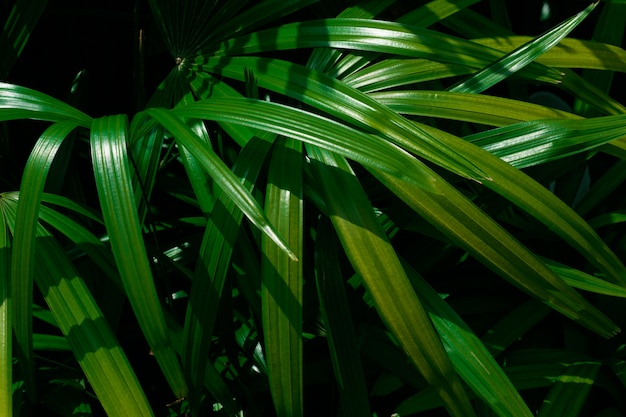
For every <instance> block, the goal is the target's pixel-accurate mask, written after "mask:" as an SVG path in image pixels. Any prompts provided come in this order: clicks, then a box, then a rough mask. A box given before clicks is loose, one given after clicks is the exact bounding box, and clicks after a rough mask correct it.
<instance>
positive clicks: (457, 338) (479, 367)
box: [404, 262, 533, 417]
mask: <svg viewBox="0 0 626 417" xmlns="http://www.w3.org/2000/svg"><path fill="white" fill-rule="evenodd" d="M404 265H405V270H407V271H408V274H409V278H410V279H411V282H412V284H413V286H414V287H415V289H416V292H417V293H418V294H419V296H420V299H421V300H423V303H424V306H425V308H426V311H428V314H429V316H430V318H431V320H432V321H433V325H434V326H435V329H436V330H437V332H438V333H439V336H440V338H441V340H442V342H443V344H444V347H445V348H446V351H447V352H448V356H450V360H451V361H452V364H453V365H454V368H455V369H456V371H457V372H458V373H459V375H460V376H461V377H462V378H463V380H464V381H465V383H466V384H467V385H468V386H469V387H470V388H471V389H472V391H474V393H475V394H476V395H477V396H478V397H479V398H481V399H482V400H483V401H484V402H485V403H487V405H489V407H491V408H492V409H493V411H494V412H495V413H496V414H497V415H498V416H500V417H505V416H510V417H513V416H532V415H533V414H532V412H531V411H530V410H529V409H528V406H527V405H526V403H524V401H523V400H522V398H521V397H520V395H519V393H518V392H517V390H516V389H515V387H513V384H512V383H511V381H509V379H508V378H507V377H506V375H505V374H504V372H503V371H502V369H501V368H500V366H499V365H498V364H497V363H496V361H495V360H494V359H493V356H491V353H490V352H489V351H488V350H487V349H486V348H485V345H484V344H483V343H482V342H481V341H480V339H478V337H477V336H476V335H475V334H474V332H472V330H471V329H470V328H469V327H468V326H467V325H466V324H465V323H464V322H463V320H462V319H461V318H460V317H459V316H458V315H457V314H456V313H455V312H454V310H453V309H452V308H451V307H450V306H448V305H447V304H446V303H445V302H444V301H443V300H442V299H441V297H440V296H439V294H437V293H436V292H435V290H433V289H432V288H431V287H430V286H429V285H428V283H427V282H426V281H425V280H424V279H423V278H422V277H420V276H419V275H418V274H417V273H416V272H415V271H414V270H412V268H410V266H408V265H407V263H406V262H404Z"/></svg>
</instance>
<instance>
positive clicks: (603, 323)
mask: <svg viewBox="0 0 626 417" xmlns="http://www.w3.org/2000/svg"><path fill="white" fill-rule="evenodd" d="M374 174H375V175H376V177H378V178H379V179H380V180H381V181H382V182H383V184H385V185H386V186H387V187H388V188H389V189H390V190H391V191H392V192H393V193H394V194H396V195H397V196H398V197H399V198H401V199H402V200H403V201H404V202H405V203H407V204H408V205H409V206H410V207H411V208H413V210H415V211H416V212H417V213H418V214H419V215H421V216H422V217H424V218H425V219H426V220H427V221H428V222H429V223H431V224H432V225H433V226H435V227H436V228H437V229H438V230H439V231H440V232H442V233H443V234H444V235H445V236H447V237H448V238H449V239H450V241H451V242H453V243H454V244H456V245H458V246H460V247H462V248H464V249H466V250H467V251H468V252H469V253H470V254H472V255H473V256H474V257H476V258H477V259H478V260H479V261H480V262H482V263H483V264H485V265H486V266H487V267H489V268H491V269H492V270H494V271H495V272H497V273H498V274H499V275H500V276H502V277H503V278H505V279H507V280H509V281H510V282H511V283H513V284H514V285H516V286H517V287H518V288H520V289H523V290H524V291H526V292H528V293H530V294H532V295H534V296H535V297H538V298H539V299H540V300H542V301H543V302H545V303H547V304H548V305H549V306H551V307H552V308H554V309H555V310H557V311H560V312H561V313H563V314H565V315H566V316H568V317H570V318H572V319H573V320H576V321H577V322H579V323H580V324H582V325H584V326H587V327H589V328H590V329H593V330H594V331H596V332H598V333H599V334H601V335H604V336H605V337H610V336H612V335H614V334H615V333H616V332H617V331H618V329H617V327H616V326H615V324H613V323H612V322H611V321H610V320H609V319H608V318H607V317H606V316H605V315H604V314H602V313H601V312H600V311H598V310H597V309H596V308H595V307H593V306H592V305H591V304H589V303H588V302H587V301H586V300H585V299H584V298H582V297H581V296H580V294H578V293H577V292H576V291H574V290H573V289H572V288H571V287H569V286H568V285H567V284H565V282H563V281H562V280H561V279H560V278H559V277H558V276H557V275H556V274H554V272H552V271H551V270H550V269H549V268H548V267H547V266H546V265H545V264H544V263H543V262H541V260H539V259H538V258H537V257H536V256H535V255H534V254H533V253H532V252H530V251H529V250H528V249H527V248H525V247H524V246H522V245H521V244H520V243H519V242H518V241H517V240H516V239H515V238H514V237H513V236H511V235H510V234H509V233H507V232H506V231H505V230H504V229H503V228H502V226H500V225H499V224H498V223H496V222H495V221H494V220H493V219H492V218H491V217H489V216H487V215H485V214H484V213H483V212H482V211H481V210H480V209H479V208H478V207H476V206H475V205H474V204H473V203H471V202H470V201H469V200H467V199H466V198H465V197H464V196H463V195H461V193H459V192H458V191H457V190H456V189H454V188H453V187H452V186H451V185H448V184H444V183H442V185H441V187H442V188H441V190H440V192H439V193H438V194H437V195H430V194H429V193H427V192H422V191H421V190H420V189H418V188H417V187H414V186H411V185H410V184H407V183H401V182H400V181H398V180H396V179H394V178H391V177H389V176H387V175H385V174H381V173H377V172H374Z"/></svg>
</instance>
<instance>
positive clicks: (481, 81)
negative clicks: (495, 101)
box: [448, 2, 598, 94]
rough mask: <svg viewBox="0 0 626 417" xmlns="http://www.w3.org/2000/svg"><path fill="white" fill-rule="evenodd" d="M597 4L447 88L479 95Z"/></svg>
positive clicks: (556, 40)
mask: <svg viewBox="0 0 626 417" xmlns="http://www.w3.org/2000/svg"><path fill="white" fill-rule="evenodd" d="M597 4H598V3H597V2H596V3H592V4H590V5H589V6H588V7H587V8H586V9H585V10H583V11H582V12H580V13H578V14H577V15H575V16H573V17H571V18H569V19H567V20H566V21H564V22H563V23H561V24H560V25H558V26H556V27H555V28H553V29H552V30H550V31H548V32H547V33H545V34H544V35H541V36H540V37H538V38H537V39H534V40H532V41H530V42H528V43H526V44H524V45H523V46H521V47H519V48H517V49H515V50H514V51H512V52H510V53H508V54H507V55H506V56H504V57H502V58H500V59H498V60H497V61H495V62H493V63H492V64H490V65H489V66H487V67H485V68H483V69H481V70H480V71H478V72H477V73H476V74H474V75H472V76H471V77H470V78H469V79H467V80H464V81H462V82H460V83H458V84H455V85H454V86H452V87H451V88H449V89H448V91H452V92H459V93H474V94H478V93H481V92H483V91H485V90H486V89H488V88H489V87H492V86H493V85H495V84H497V83H498V82H500V81H502V80H504V79H505V78H507V77H509V76H510V75H511V74H513V73H515V72H517V71H519V70H520V69H522V68H524V67H525V66H527V65H528V64H530V63H531V62H533V61H534V60H535V59H537V57H539V56H540V55H542V54H543V53H545V52H546V51H548V50H550V49H551V48H552V47H553V46H555V45H556V44H557V43H559V41H560V40H561V39H563V38H564V37H565V36H567V35H568V34H569V33H570V32H571V31H572V30H574V29H575V28H576V27H577V26H578V25H579V24H580V23H581V22H582V21H583V20H584V19H585V17H587V16H588V15H589V13H591V11H592V10H593V9H594V8H595V6H596V5H597Z"/></svg>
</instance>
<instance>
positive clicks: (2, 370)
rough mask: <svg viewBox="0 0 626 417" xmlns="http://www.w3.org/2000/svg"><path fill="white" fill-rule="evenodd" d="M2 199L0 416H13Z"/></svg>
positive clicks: (7, 237) (7, 258) (6, 233)
mask: <svg viewBox="0 0 626 417" xmlns="http://www.w3.org/2000/svg"><path fill="white" fill-rule="evenodd" d="M5 211H6V205H5V201H4V197H3V196H2V195H1V194H0V387H1V388H0V414H2V415H6V416H12V415H13V387H12V384H13V323H12V315H13V312H12V308H11V307H12V306H11V290H10V287H9V283H10V277H11V238H10V230H9V225H8V222H7V217H8V216H10V215H11V213H10V212H9V213H6V212H5Z"/></svg>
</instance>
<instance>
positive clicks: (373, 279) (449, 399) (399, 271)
mask: <svg viewBox="0 0 626 417" xmlns="http://www.w3.org/2000/svg"><path fill="white" fill-rule="evenodd" d="M307 151H308V154H309V157H311V158H312V159H314V160H315V161H317V162H316V163H315V165H314V167H315V168H316V174H317V175H316V177H317V178H318V181H319V182H320V183H321V185H322V188H323V190H324V195H325V202H326V206H327V208H328V211H329V216H330V218H331V220H332V221H333V225H334V226H335V229H336V230H337V234H338V235H339V238H340V240H341V243H342V246H343V248H344V251H345V252H346V254H347V255H348V258H349V259H350V262H351V263H352V265H353V267H354V268H355V270H356V271H357V273H358V274H359V275H360V276H361V277H362V278H363V282H364V283H365V286H366V288H367V289H368V290H369V292H370V294H371V295H372V297H373V299H374V304H375V306H376V309H377V311H378V313H379V314H380V316H381V317H382V318H383V320H384V322H385V324H386V325H387V326H388V327H389V329H390V330H391V332H392V333H393V335H394V336H395V337H396V338H397V340H398V342H399V344H400V346H401V347H402V348H403V350H404V351H405V353H406V354H407V355H408V357H409V358H410V360H411V361H412V363H413V364H414V365H415V366H416V367H417V368H418V369H419V370H420V372H421V373H422V374H423V375H424V377H425V378H426V380H427V381H428V382H429V383H430V384H431V385H432V386H433V387H434V388H435V390H436V392H438V393H439V395H440V396H441V398H442V400H443V402H444V404H445V406H446V408H447V409H448V410H449V412H450V413H451V414H452V415H458V416H461V415H464V416H467V415H473V414H474V411H473V410H472V407H471V405H470V404H469V402H468V400H467V397H466V395H465V392H464V391H463V388H462V385H461V384H460V381H459V379H458V377H457V376H456V375H455V374H454V373H453V370H452V365H451V364H450V361H449V359H448V357H447V355H446V353H445V351H444V349H443V346H442V345H441V342H440V340H439V338H438V337H437V335H436V334H435V332H434V330H433V327H432V324H431V322H430V321H429V319H428V317H427V315H426V312H425V311H424V309H423V307H422V305H421V303H420V301H419V299H418V298H417V296H416V295H415V292H414V291H413V289H412V288H411V284H410V282H409V280H408V278H407V276H406V274H405V272H404V269H403V268H402V265H401V264H400V261H399V260H398V258H397V255H396V253H395V250H394V249H393V248H392V247H391V245H390V243H389V241H388V240H387V238H386V236H385V234H384V231H383V230H382V229H381V227H380V225H379V224H378V221H377V219H376V217H375V215H374V211H373V210H372V209H371V206H370V205H369V202H368V201H367V197H366V196H365V194H364V192H363V190H362V189H361V186H360V184H359V183H358V181H357V180H356V178H355V177H354V173H353V172H352V170H351V168H350V167H349V165H348V164H347V162H346V161H345V159H343V158H341V157H339V156H336V155H333V154H331V153H329V152H327V151H324V150H321V149H319V148H315V147H313V146H307ZM364 248H367V249H364ZM407 317H411V320H406V318H407Z"/></svg>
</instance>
